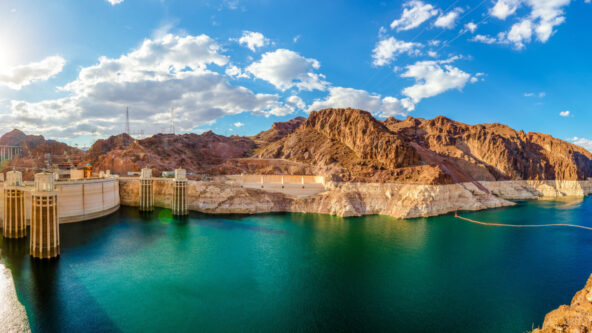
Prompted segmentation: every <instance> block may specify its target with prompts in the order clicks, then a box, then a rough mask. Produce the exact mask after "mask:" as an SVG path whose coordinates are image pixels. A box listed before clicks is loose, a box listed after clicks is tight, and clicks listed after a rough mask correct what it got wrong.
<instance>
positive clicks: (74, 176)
mask: <svg viewBox="0 0 592 333" xmlns="http://www.w3.org/2000/svg"><path fill="white" fill-rule="evenodd" d="M80 179H84V170H74V169H73V170H70V180H80Z"/></svg>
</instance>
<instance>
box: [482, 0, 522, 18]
mask: <svg viewBox="0 0 592 333" xmlns="http://www.w3.org/2000/svg"><path fill="white" fill-rule="evenodd" d="M520 1H521V0H498V1H497V2H496V3H495V5H494V6H493V8H491V10H490V11H489V14H491V16H494V17H497V18H498V19H500V20H505V19H506V18H507V17H508V16H510V15H513V14H514V13H515V12H516V10H517V9H518V6H519V5H520Z"/></svg>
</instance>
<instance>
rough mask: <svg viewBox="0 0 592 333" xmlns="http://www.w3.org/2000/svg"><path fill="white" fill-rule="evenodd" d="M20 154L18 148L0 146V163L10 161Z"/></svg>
mask: <svg viewBox="0 0 592 333" xmlns="http://www.w3.org/2000/svg"><path fill="white" fill-rule="evenodd" d="M20 153H21V147H19V146H0V162H2V161H5V160H8V161H12V159H13V158H14V156H17V155H18V154H20Z"/></svg>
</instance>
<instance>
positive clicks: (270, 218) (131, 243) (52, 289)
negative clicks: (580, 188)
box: [2, 198, 592, 332]
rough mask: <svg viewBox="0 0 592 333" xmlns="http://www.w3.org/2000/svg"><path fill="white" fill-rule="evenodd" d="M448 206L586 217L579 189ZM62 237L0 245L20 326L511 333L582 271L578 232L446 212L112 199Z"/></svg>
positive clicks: (519, 219) (589, 204)
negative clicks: (498, 204)
mask: <svg viewBox="0 0 592 333" xmlns="http://www.w3.org/2000/svg"><path fill="white" fill-rule="evenodd" d="M460 214H461V215H462V216H465V217H467V218H470V219H474V220H479V221H497V222H500V221H501V222H503V223H508V224H543V223H571V224H578V225H583V226H592V221H591V220H590V218H589V217H590V216H591V215H592V198H587V199H585V200H583V201H576V202H574V201H571V202H559V201H533V202H519V203H518V204H517V205H516V206H514V207H508V208H502V209H492V210H486V211H480V212H460ZM60 236H61V240H62V254H61V256H60V258H59V259H58V260H55V261H49V262H38V261H34V260H30V258H29V257H28V254H27V249H26V247H27V243H26V241H25V242H20V243H19V242H17V243H14V244H13V245H11V246H8V245H9V244H8V242H4V244H3V245H2V250H3V251H2V258H3V259H4V262H5V265H6V266H7V267H8V268H9V269H10V270H11V271H12V275H13V279H14V284H15V286H16V290H17V293H18V296H19V299H20V300H21V302H22V303H23V305H24V306H25V308H26V310H27V314H28V317H29V321H30V325H31V328H32V330H33V331H34V332H70V331H84V332H101V331H102V332H105V331H108V332H111V331H122V332H152V331H181V332H184V331H195V330H200V331H216V332H220V331H223V332H237V331H240V332H243V331H258V332H278V331H347V330H350V331H352V330H353V331H390V330H392V329H393V328H397V329H398V330H399V331H404V332H425V331H432V332H436V331H437V332H459V331H472V332H523V331H527V330H530V329H531V328H532V326H533V325H534V326H535V327H536V326H539V325H540V324H541V323H542V321H543V319H544V316H545V314H546V313H547V312H549V311H551V310H553V309H555V308H557V307H558V306H559V305H561V304H566V303H569V301H570V300H571V297H573V295H574V293H575V292H576V291H578V290H580V289H581V288H582V287H583V285H584V283H585V281H586V279H587V278H588V276H589V274H590V273H591V272H592V257H590V256H589V253H591V252H592V231H589V230H582V229H575V228H535V229H532V228H531V229H528V230H526V229H524V228H492V227H484V226H481V225H476V224H472V223H467V222H464V221H461V220H459V219H456V218H455V217H454V216H453V215H446V216H440V217H434V218H419V219H412V220H397V219H393V218H390V217H385V216H365V217H357V218H338V217H332V216H328V215H316V214H300V213H293V214H263V215H252V216H244V215H223V216H221V215H216V216H213V215H204V214H196V213H192V214H191V215H190V216H189V217H188V218H186V219H177V218H175V217H173V216H172V215H171V212H170V210H156V211H155V212H153V213H149V214H140V213H139V212H138V211H137V209H135V208H128V207H123V208H122V209H121V210H120V211H119V212H118V213H116V214H114V215H111V216H109V217H106V218H102V219H98V220H95V221H88V222H84V223H72V224H65V225H62V226H61V230H60ZM5 281H6V280H5ZM7 281H11V280H10V278H9V279H8V280H7Z"/></svg>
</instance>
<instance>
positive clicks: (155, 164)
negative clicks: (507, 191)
mask: <svg viewBox="0 0 592 333" xmlns="http://www.w3.org/2000/svg"><path fill="white" fill-rule="evenodd" d="M11 143H16V144H18V145H22V146H23V147H27V154H33V155H34V154H38V153H42V152H45V151H51V152H55V153H56V154H57V153H59V152H63V153H64V154H66V155H67V153H68V152H70V151H71V150H72V149H74V148H71V147H68V146H66V145H64V144H60V143H56V142H51V141H45V140H44V139H43V137H36V136H27V135H25V134H24V133H22V132H20V131H16V130H15V131H13V132H10V133H7V134H6V135H4V136H3V137H2V138H0V144H11ZM31 152H34V153H31ZM52 154H53V153H52ZM33 155H31V160H30V161H29V162H31V161H33V160H34V159H35V157H34V156H33ZM28 156H29V155H28ZM36 158H37V159H38V158H39V156H37V157H36ZM21 162H22V161H21ZM82 162H83V163H87V162H88V163H91V164H92V165H93V166H94V167H95V169H96V170H112V171H113V172H114V173H119V174H126V173H127V172H128V171H139V170H140V169H141V168H142V167H145V166H148V167H151V168H153V169H154V174H155V175H158V174H159V173H160V172H161V171H163V170H173V169H174V168H176V167H183V168H186V169H187V170H188V172H191V173H207V174H214V175H218V174H237V173H265V174H286V173H288V174H322V175H325V176H328V177H330V178H332V179H334V180H342V181H369V182H403V183H416V184H451V183H456V182H470V181H475V180H508V179H533V180H553V179H558V180H583V179H586V178H588V177H592V154H591V153H590V152H589V151H587V150H585V149H584V148H582V147H579V146H576V145H573V144H571V143H568V142H565V141H562V140H559V139H556V138H553V137H551V136H550V135H546V134H541V133H524V132H522V131H515V130H513V129H511V128H509V127H508V126H505V125H501V124H481V125H467V124H463V123H459V122H456V121H453V120H450V119H448V118H446V117H442V116H439V117H436V118H434V119H427V120H426V119H421V118H413V117H408V118H407V119H405V120H397V119H394V118H388V119H386V120H384V121H379V120H377V119H375V118H374V117H373V116H372V115H371V114H370V113H368V112H365V111H361V110H355V109H326V110H321V111H314V112H311V113H310V115H309V117H308V118H302V117H298V118H295V119H292V120H290V121H287V122H281V123H275V124H274V125H273V126H272V128H271V129H269V130H267V131H264V132H261V133H259V134H257V135H255V136H253V137H239V136H231V137H225V136H221V135H217V134H214V133H212V132H206V133H203V134H200V135H197V134H184V135H171V134H158V135H155V136H152V137H150V138H147V139H143V140H134V139H133V138H131V137H130V136H128V135H126V134H121V135H118V136H113V137H110V138H108V139H105V140H98V141H97V142H96V143H95V144H94V145H93V146H92V147H91V148H90V149H89V151H88V152H87V153H86V154H85V156H84V159H83V161H82ZM83 163H81V164H83Z"/></svg>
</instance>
